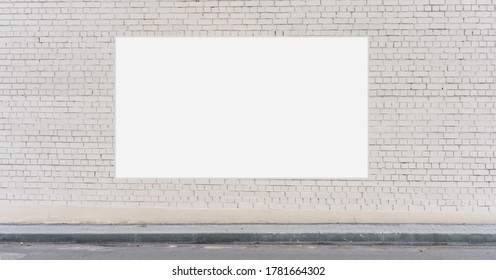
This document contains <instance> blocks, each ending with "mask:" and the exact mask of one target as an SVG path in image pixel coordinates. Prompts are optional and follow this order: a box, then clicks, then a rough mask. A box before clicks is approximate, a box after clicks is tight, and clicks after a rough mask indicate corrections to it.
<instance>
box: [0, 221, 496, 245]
mask: <svg viewBox="0 0 496 280" xmlns="http://www.w3.org/2000/svg"><path fill="white" fill-rule="evenodd" d="M0 242H66V243H67V242H68V243H72V242H75V243H85V242H86V243H105V242H107V243H108V242H128V243H146V242H162V243H164V242H165V243H177V244H185V243H188V244H216V243H248V244H250V243H253V244H280V243H286V244H339V245H351V244H357V245H360V244H361V245H364V244H365V245H379V244H381V245H388V244H389V245H478V244H483V245H493V244H494V245H496V225H435V224H290V225H288V224H201V225H12V224H1V225H0Z"/></svg>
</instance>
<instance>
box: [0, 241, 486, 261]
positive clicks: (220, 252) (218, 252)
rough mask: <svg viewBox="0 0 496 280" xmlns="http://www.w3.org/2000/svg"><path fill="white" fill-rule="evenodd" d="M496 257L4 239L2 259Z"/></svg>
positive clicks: (390, 249) (400, 249)
mask: <svg viewBox="0 0 496 280" xmlns="http://www.w3.org/2000/svg"><path fill="white" fill-rule="evenodd" d="M9 259H25V260H32V259H36V260H45V259H49V260H65V259H76V260H125V259H132V260H189V259H196V260H219V259H231V260H244V259H252V260H257V259H283V260H299V259H301V260H304V259H308V260H310V259H312V260H373V259H378V260H394V259H413V260H424V259H426V260H436V259H447V260H453V259H491V260H495V259H496V246H430V247H428V246H334V245H244V244H243V245H220V244H216V245H186V244H185V245H177V244H158V243H145V244H123V243H117V244H51V243H29V244H28V243H0V260H9Z"/></svg>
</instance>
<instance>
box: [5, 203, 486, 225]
mask: <svg viewBox="0 0 496 280" xmlns="http://www.w3.org/2000/svg"><path fill="white" fill-rule="evenodd" d="M0 223H5V224H10V223H12V224H205V223H209V224H217V223H219V224H253V223H260V224H266V223H274V224H312V223H314V224H317V223H322V224H329V223H386V224H395V223H401V224H404V223H407V224H410V223H412V224H414V223H419V224H496V213H474V212H468V213H462V212H460V213H451V212H449V213H448V212H364V211H346V212H338V211H331V210H276V209H170V208H119V207H88V206H20V205H17V206H14V205H3V206H0Z"/></svg>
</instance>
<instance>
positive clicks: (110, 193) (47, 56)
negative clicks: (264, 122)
mask: <svg viewBox="0 0 496 280" xmlns="http://www.w3.org/2000/svg"><path fill="white" fill-rule="evenodd" d="M495 8H496V0H430V1H429V0H415V1H414V0H369V1H366V0H361V1H334V0H332V1H331V0H329V1H327V0H308V1H301V0H296V1H284V0H283V1H263V0H260V1H258V0H256V1H227V0H222V1H203V0H195V1H167V0H163V1H106V0H104V1H69V0H66V1H63V0H61V1H44V0H41V1H20V0H19V1H18V0H10V1H4V0H3V1H0V206H1V207H3V208H2V209H4V211H3V213H4V214H1V213H2V211H0V221H13V222H15V221H18V220H17V218H15V217H14V216H8V215H6V214H5V213H7V212H6V211H5V209H10V210H12V209H21V210H19V211H21V212H22V211H28V210H26V209H31V210H29V211H31V212H29V213H31V214H34V215H35V214H36V213H42V212H38V210H36V209H41V208H42V207H62V208H53V209H64V207H67V208H66V209H69V208H70V207H71V206H74V207H76V206H77V207H82V206H86V207H90V208H87V209H93V210H92V211H95V210H94V209H112V208H132V209H136V210H137V211H139V209H145V208H146V209H148V208H161V209H162V208H164V209H173V210H174V211H176V210H178V209H179V210H180V209H185V211H186V210H188V211H190V210H191V209H200V210H201V211H203V210H202V209H206V208H208V209H212V210H220V209H224V210H225V209H233V210H232V211H234V212H230V213H240V216H239V217H240V218H241V217H242V216H243V215H246V213H250V211H249V210H251V209H254V211H255V212H252V213H264V212H256V210H255V209H259V210H264V211H269V212H270V211H272V210H274V211H277V210H287V211H288V213H299V211H300V210H301V211H303V210H305V211H311V210H314V211H315V213H321V214H322V213H331V214H336V213H341V214H340V215H345V216H346V215H347V213H370V214H373V215H375V214H377V213H379V214H380V213H383V214H385V215H388V214H394V213H414V214H418V215H424V216H425V214H432V215H434V216H435V215H438V214H439V215H443V214H447V213H453V214H455V215H457V214H460V215H469V216H470V215H471V214H472V216H471V217H475V215H486V216H487V217H491V218H490V219H493V221H494V218H495V217H496V182H495V181H496V95H495V93H496V92H495V91H496V83H495V77H496V10H495ZM116 36H368V38H369V67H370V72H369V77H370V78H369V144H370V146H369V178H368V180H351V181H345V180H318V181H313V180H257V179H254V180H235V179H215V180H205V179H202V180H193V179H184V180H182V179H175V180H166V179H160V180H151V179H146V180H124V179H115V178H114V144H113V143H114V129H113V127H114V93H115V92H114V62H115V61H114V58H115V54H114V42H115V37H116ZM198 47H201V46H198ZM33 206H36V207H34V208H33ZM94 207H97V208H94ZM33 209H34V210H33ZM71 209H72V208H71ZM85 209H86V208H85ZM234 209H238V210H234ZM16 211H17V210H16ZM57 211H59V212H60V211H63V210H57ZM236 211H238V212H236ZM21 212H17V213H21ZM95 213H96V212H95ZM164 213H165V212H164ZM175 213H176V212H175ZM198 213H200V212H198ZM212 213H213V212H212ZM216 213H217V212H216ZM243 213H245V214H243ZM267 213H268V212H267ZM306 213H308V212H306ZM176 214H177V213H176ZM43 215H45V216H47V215H50V214H38V216H36V215H35V216H36V217H37V218H34V219H33V221H42V220H43V217H45V216H43ZM164 215H167V214H164ZM295 215H297V214H295ZM331 216H332V215H331ZM16 217H17V216H16ZM176 217H177V216H176ZM245 217H247V216H245ZM334 217H335V216H334ZM374 217H375V218H370V219H368V220H367V219H365V221H372V222H373V221H379V222H380V221H382V220H381V219H380V215H378V216H377V215H375V216H374ZM378 217H379V218H378ZM460 217H461V216H460ZM36 219H38V220H36ZM236 219H237V217H236V216H234V218H232V220H234V221H235V220H236ZM77 220H78V215H77V214H75V216H74V221H77ZM296 220H298V219H296ZM345 220H346V219H345ZM468 220H470V219H468ZM69 221H70V219H69ZM122 221H126V220H125V219H124V220H122ZM179 221H180V219H179ZM218 221H222V219H219V220H218ZM247 221H263V219H259V220H257V219H252V220H250V219H248V220H247ZM275 221H285V220H284V219H279V220H278V219H275ZM322 221H336V219H334V218H324V219H323V220H322ZM349 221H355V220H353V219H351V218H350V219H349ZM454 221H455V222H456V221H457V220H456V219H455V220H454ZM459 221H461V220H459ZM486 221H487V220H486Z"/></svg>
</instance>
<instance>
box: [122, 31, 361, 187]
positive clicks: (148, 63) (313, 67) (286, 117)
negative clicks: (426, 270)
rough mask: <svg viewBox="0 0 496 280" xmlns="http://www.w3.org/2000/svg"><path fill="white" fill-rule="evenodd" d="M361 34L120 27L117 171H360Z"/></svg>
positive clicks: (258, 174)
mask: <svg viewBox="0 0 496 280" xmlns="http://www.w3.org/2000/svg"><path fill="white" fill-rule="evenodd" d="M367 49H368V41H367V38H363V37H359V38H339V37H337V38H336V37H335V38H329V37H284V38H281V37H278V38H277V37H271V38H269V37H264V38H261V37H258V38H248V37H245V38H237V37H229V38H226V37H220V38H200V37H195V38H191V37H190V38H188V37H186V38H185V37H182V38H180V37H179V38H178V37H176V38H117V39H116V120H115V122H116V134H115V137H116V138H115V151H116V161H115V162H116V177H120V178H315V179H319V178H321V179H325V178H365V177H367V172H368V147H367V145H368V142H367V111H368V110H367V108H368V102H367V84H368V69H367V68H368V63H367V61H368V52H367Z"/></svg>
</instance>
